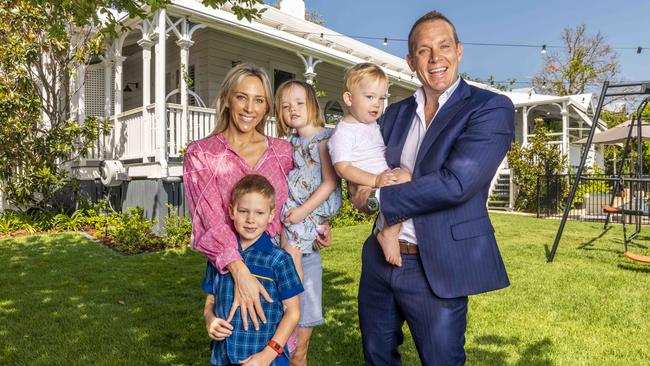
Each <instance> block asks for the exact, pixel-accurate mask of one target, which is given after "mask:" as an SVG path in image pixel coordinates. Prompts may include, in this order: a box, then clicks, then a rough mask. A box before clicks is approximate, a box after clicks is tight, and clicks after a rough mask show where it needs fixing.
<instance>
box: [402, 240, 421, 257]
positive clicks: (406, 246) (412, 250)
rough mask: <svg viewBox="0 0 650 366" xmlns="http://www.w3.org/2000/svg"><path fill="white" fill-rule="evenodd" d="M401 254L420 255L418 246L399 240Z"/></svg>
mask: <svg viewBox="0 0 650 366" xmlns="http://www.w3.org/2000/svg"><path fill="white" fill-rule="evenodd" d="M399 252H400V253H401V254H416V255H417V254H420V252H419V250H418V246H417V245H416V244H413V243H409V242H408V241H406V240H402V239H400V240H399Z"/></svg>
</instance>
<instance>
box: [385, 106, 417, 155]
mask: <svg viewBox="0 0 650 366" xmlns="http://www.w3.org/2000/svg"><path fill="white" fill-rule="evenodd" d="M416 107H417V104H416V103H415V98H411V100H409V102H408V103H404V104H403V105H401V106H400V109H399V111H398V112H397V116H396V117H395V122H394V123H393V127H392V129H391V131H390V132H389V136H387V137H388V139H387V141H386V146H387V147H390V151H389V152H388V154H387V156H386V160H387V163H388V166H399V163H400V157H401V156H402V149H404V142H405V141H406V136H407V135H408V132H409V129H410V128H411V123H413V119H414V117H415V110H416Z"/></svg>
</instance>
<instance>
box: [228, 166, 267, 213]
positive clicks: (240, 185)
mask: <svg viewBox="0 0 650 366" xmlns="http://www.w3.org/2000/svg"><path fill="white" fill-rule="evenodd" d="M248 193H259V194H261V195H262V196H263V197H264V198H268V200H269V203H270V205H271V209H273V208H275V189H274V188H273V186H272V185H271V183H270V182H269V181H268V179H266V178H264V177H263V176H261V175H257V174H248V175H246V176H244V177H243V178H242V179H240V180H239V182H237V184H235V186H234V187H233V189H232V193H231V194H230V204H231V205H233V206H235V205H236V204H237V202H239V200H240V199H241V198H242V196H243V195H245V194H248Z"/></svg>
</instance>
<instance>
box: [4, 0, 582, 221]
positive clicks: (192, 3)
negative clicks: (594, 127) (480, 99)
mask: <svg viewBox="0 0 650 366" xmlns="http://www.w3.org/2000/svg"><path fill="white" fill-rule="evenodd" d="M265 7H267V10H266V11H265V12H264V13H263V15H262V18H261V19H258V20H255V21H253V22H248V21H246V20H241V21H240V20H237V18H236V17H235V15H234V14H233V13H232V12H230V11H229V8H228V7H224V8H221V9H213V8H210V7H207V6H204V5H203V4H202V3H201V1H200V0H173V1H171V3H170V4H169V5H168V6H167V8H166V9H163V10H159V11H157V12H155V13H152V14H150V16H149V17H148V18H147V19H144V20H142V19H137V18H136V19H127V20H126V23H127V25H129V26H130V28H131V31H129V32H126V33H123V34H121V35H120V36H119V37H118V38H117V39H115V40H114V41H113V42H112V45H111V47H110V48H109V49H108V51H107V52H106V53H105V54H104V55H103V56H102V57H101V58H99V59H97V60H95V62H93V63H91V64H90V65H86V66H84V67H82V68H81V69H80V70H79V72H78V73H77V75H78V77H77V79H76V80H75V83H76V85H77V86H79V87H80V91H79V92H78V93H77V94H76V95H75V96H74V97H73V108H72V110H73V111H75V113H76V114H77V116H78V119H79V120H81V121H83V120H84V119H85V118H86V116H100V117H104V118H106V119H108V120H109V121H110V123H111V125H112V130H111V133H110V134H109V135H108V136H105V137H102V138H101V139H100V141H99V143H98V146H97V148H96V149H94V150H93V151H92V152H91V154H90V156H89V157H88V158H87V159H84V160H80V161H77V162H75V163H74V164H73V166H72V167H71V169H72V172H73V173H74V175H75V176H76V177H77V178H79V179H80V180H81V181H82V184H81V187H82V190H83V191H84V192H85V193H86V194H88V195H89V196H91V197H94V198H96V197H98V196H102V195H104V194H106V193H108V194H109V198H111V200H112V201H113V202H114V203H116V204H117V205H118V206H119V207H122V209H125V208H127V207H133V206H138V205H139V206H142V207H143V208H144V210H145V213H146V214H147V215H148V216H149V217H156V218H158V220H159V222H161V221H162V220H161V218H162V217H163V216H164V215H165V214H166V213H167V205H168V204H172V205H174V206H176V207H180V208H181V211H182V210H184V209H185V207H184V204H183V202H184V199H183V186H182V181H181V178H182V151H183V149H184V147H185V146H187V144H188V143H189V142H190V141H192V140H195V139H199V138H202V137H204V136H206V135H207V134H209V133H210V132H211V131H212V129H213V127H214V109H213V107H214V100H215V98H216V95H217V91H218V87H219V84H220V83H221V81H222V79H223V77H224V76H225V74H226V73H227V72H228V70H229V69H230V68H231V67H232V66H233V65H235V64H237V63H239V62H253V63H255V64H257V65H259V66H262V67H264V68H265V69H266V70H267V71H268V72H269V75H270V77H271V81H272V83H273V86H274V87H277V86H278V85H279V84H280V83H282V82H283V81H285V80H287V79H290V78H298V79H302V80H306V81H316V88H317V89H318V90H319V91H323V92H324V94H325V96H324V97H321V98H320V102H321V106H322V107H323V108H324V112H325V114H326V117H327V119H328V121H333V120H336V119H337V118H339V117H340V116H341V115H342V114H343V107H342V106H343V101H342V99H341V94H342V92H343V89H342V84H343V80H342V79H343V73H344V71H345V69H346V68H347V67H349V66H351V65H354V64H356V63H360V62H366V61H369V62H374V63H376V64H378V65H381V66H382V67H383V68H384V70H385V71H386V73H387V74H388V76H389V78H390V87H389V93H390V98H389V101H388V102H389V103H391V102H395V101H398V100H400V99H402V98H405V97H407V96H409V95H411V94H412V93H413V91H414V90H415V89H416V88H417V87H418V86H419V82H418V80H417V78H416V77H415V75H414V74H413V73H412V72H411V71H410V70H409V68H408V65H407V64H406V62H405V61H404V60H403V58H400V57H397V56H394V55H391V54H388V53H386V52H384V51H382V50H379V49H377V48H374V47H371V46H369V45H366V44H364V43H361V42H359V41H356V40H354V39H352V38H350V37H347V36H344V35H342V34H339V33H337V32H335V31H333V30H331V29H328V28H326V27H323V26H320V25H317V24H314V23H311V22H309V21H307V20H305V4H304V2H303V1H302V0H283V1H282V2H281V4H280V9H276V8H274V7H268V6H265ZM189 79H191V80H192V84H191V85H188V83H187V81H188V80H189ZM470 83H472V84H474V85H476V86H478V87H481V88H487V89H492V90H495V91H497V92H498V90H496V89H493V88H490V87H489V86H486V85H483V84H478V83H474V82H470ZM505 94H506V95H507V96H509V97H510V98H511V99H512V100H513V102H514V104H515V106H516V107H517V116H516V123H517V134H516V141H517V142H521V143H524V144H525V143H526V142H527V136H530V134H531V131H532V130H533V129H532V125H533V120H534V119H535V118H536V117H538V116H542V117H544V118H546V119H549V120H551V119H552V118H555V119H559V120H560V121H562V122H561V132H560V133H559V134H558V136H557V137H558V143H561V146H562V151H571V152H572V153H571V163H572V164H574V165H576V164H577V160H576V159H575V158H574V154H573V151H574V148H573V144H571V142H572V141H574V139H578V138H580V137H581V136H582V135H581V134H583V131H587V130H588V128H589V126H590V124H591V120H590V119H589V117H588V116H587V115H588V114H589V113H590V112H591V109H590V108H591V96H590V95H584V96H571V97H553V96H543V95H538V94H534V93H533V92H529V91H525V92H522V91H515V92H507V93H505ZM267 133H268V134H269V135H273V134H274V133H275V128H274V124H273V123H268V129H267ZM577 159H578V160H579V156H578V158H577ZM100 176H101V180H100V179H99V177H100ZM498 177H500V179H497V178H498ZM100 182H101V183H100ZM509 182H510V179H509V171H508V169H507V165H506V164H505V163H504V164H502V168H501V172H500V173H499V174H497V176H496V177H495V180H494V183H493V188H494V189H495V191H496V190H499V189H500V190H502V191H503V192H504V194H503V197H506V196H505V195H507V194H509V193H508V192H510V190H511V189H510V188H509V186H510V183H509ZM102 183H103V184H102ZM111 186H112V187H113V188H107V187H111ZM510 196H511V195H510ZM503 197H501V198H498V199H497V200H503V199H505V200H506V201H507V202H508V204H507V205H503V206H505V207H512V204H511V202H510V201H512V199H511V198H509V197H506V198H503ZM0 201H1V197H0ZM495 205H499V204H498V203H496V204H495ZM0 208H1V207H0Z"/></svg>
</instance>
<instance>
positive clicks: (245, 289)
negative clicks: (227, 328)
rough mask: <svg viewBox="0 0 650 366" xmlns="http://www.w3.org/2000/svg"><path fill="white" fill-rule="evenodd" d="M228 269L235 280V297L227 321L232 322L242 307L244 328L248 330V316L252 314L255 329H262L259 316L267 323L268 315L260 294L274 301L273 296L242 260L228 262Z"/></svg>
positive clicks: (267, 299) (269, 300)
mask: <svg viewBox="0 0 650 366" xmlns="http://www.w3.org/2000/svg"><path fill="white" fill-rule="evenodd" d="M228 270H229V271H230V273H231V274H232V278H233V280H234V281H235V298H234V300H233V302H232V308H230V314H228V319H227V320H226V321H227V322H230V321H231V320H232V318H233V316H234V315H235V311H236V310H237V308H239V309H240V313H241V319H242V324H243V325H244V330H246V331H247V330H248V316H249V315H250V317H251V320H252V322H253V326H254V327H255V330H259V329H260V324H259V321H258V320H257V318H258V317H259V318H260V319H261V320H262V322H263V323H264V324H266V316H265V315H264V310H263V309H262V304H261V302H260V295H261V296H264V298H265V299H266V301H268V302H273V300H272V299H271V296H269V294H268V293H267V292H266V289H265V288H264V286H262V284H261V283H260V282H259V281H258V280H257V279H256V278H255V277H253V276H252V275H251V273H250V271H249V270H248V267H246V265H245V264H244V262H242V261H235V262H232V263H230V264H228Z"/></svg>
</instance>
